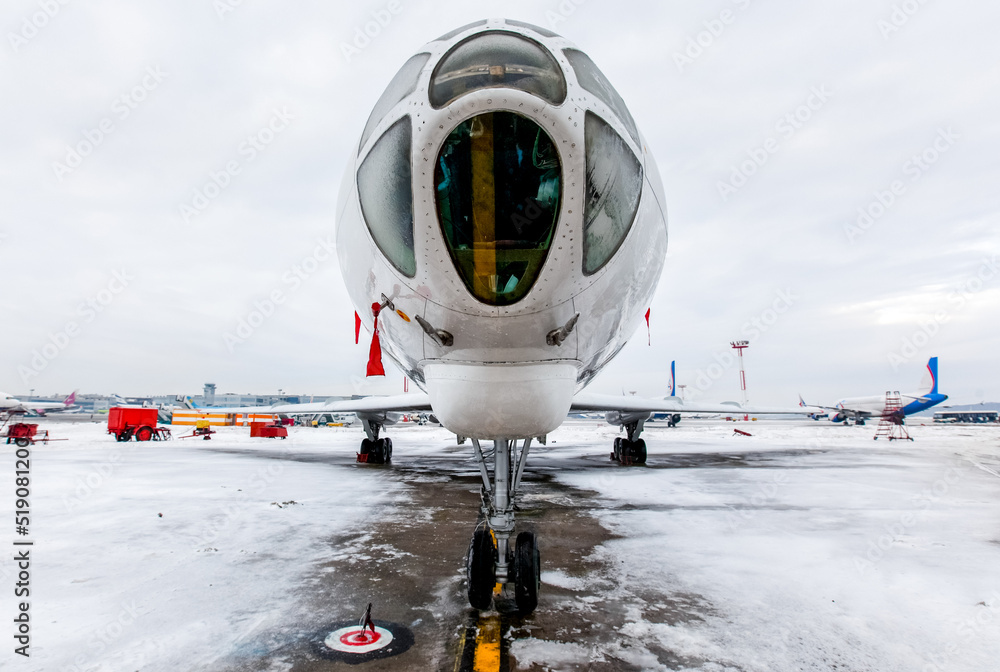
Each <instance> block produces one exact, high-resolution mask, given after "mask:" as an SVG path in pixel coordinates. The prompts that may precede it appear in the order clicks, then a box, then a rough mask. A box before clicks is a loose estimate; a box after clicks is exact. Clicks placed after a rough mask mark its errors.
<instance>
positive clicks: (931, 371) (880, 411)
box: [799, 357, 948, 425]
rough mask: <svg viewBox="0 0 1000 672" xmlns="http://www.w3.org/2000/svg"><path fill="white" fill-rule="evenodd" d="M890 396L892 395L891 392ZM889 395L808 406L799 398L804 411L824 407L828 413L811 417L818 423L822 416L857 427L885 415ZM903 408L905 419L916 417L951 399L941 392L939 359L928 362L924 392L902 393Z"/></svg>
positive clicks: (921, 385)
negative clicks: (853, 424)
mask: <svg viewBox="0 0 1000 672" xmlns="http://www.w3.org/2000/svg"><path fill="white" fill-rule="evenodd" d="M886 394H889V393H888V392H887V393H886ZM886 394H883V395H876V396H871V397H851V398H849V399H841V400H840V401H838V402H837V403H836V404H835V405H833V406H815V405H813V404H806V402H805V401H804V400H803V399H802V396H801V395H799V405H800V406H802V407H803V408H821V409H823V410H825V411H827V413H826V414H822V413H818V412H817V413H814V414H813V415H812V416H811V417H813V419H815V420H818V419H819V418H822V417H829V418H830V420H831V422H843V423H847V422H854V423H855V424H857V425H863V424H865V420H867V419H869V418H881V417H882V416H883V415H884V414H885V409H886ZM899 396H900V402H901V408H900V409H899V410H898V411H896V412H895V415H896V416H897V417H898V418H899V419H900V420H901V419H902V418H905V417H906V416H907V415H913V414H914V413H919V412H921V411H926V410H927V409H928V408H931V407H933V406H937V405H938V404H940V403H941V402H942V401H944V400H946V399H947V398H948V395H947V394H940V393H938V358H937V357H931V358H930V359H929V360H928V362H927V372H926V373H925V374H924V378H923V380H922V381H921V383H920V389H919V390H918V391H916V392H908V393H904V394H900V395H899Z"/></svg>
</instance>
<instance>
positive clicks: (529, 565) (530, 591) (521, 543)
mask: <svg viewBox="0 0 1000 672" xmlns="http://www.w3.org/2000/svg"><path fill="white" fill-rule="evenodd" d="M514 548H515V550H514V563H515V564H514V567H515V568H516V577H515V580H514V601H515V602H517V610H518V611H520V612H521V614H522V615H525V616H526V615H528V614H530V613H531V612H533V611H534V610H535V608H536V607H538V588H539V586H540V585H541V582H542V560H541V556H540V555H539V553H538V540H537V539H536V538H535V535H534V533H532V532H522V533H521V534H519V535H517V543H516V544H515V546H514Z"/></svg>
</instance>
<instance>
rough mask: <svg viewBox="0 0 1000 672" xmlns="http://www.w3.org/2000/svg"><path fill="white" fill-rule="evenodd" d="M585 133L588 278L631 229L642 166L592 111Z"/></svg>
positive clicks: (586, 272) (585, 217) (599, 267)
mask: <svg viewBox="0 0 1000 672" xmlns="http://www.w3.org/2000/svg"><path fill="white" fill-rule="evenodd" d="M584 130H585V132H586V145H587V193H586V205H585V207H584V213H583V233H584V235H583V272H584V274H585V275H591V274H593V273H596V272H597V271H599V270H600V269H601V268H602V267H603V266H604V265H605V264H606V263H608V261H609V260H610V259H611V257H613V256H614V254H615V252H617V251H618V248H619V247H621V244H622V243H623V242H624V241H625V237H626V236H627V235H628V232H629V229H631V228H632V222H633V221H634V220H635V216H636V213H637V212H638V210H639V197H640V196H641V195H642V166H641V165H640V164H639V160H638V159H637V158H636V156H635V153H634V152H633V151H632V150H631V149H630V148H629V146H628V144H627V143H626V142H625V141H624V140H623V139H622V138H621V136H620V135H618V133H616V132H615V130H614V129H613V128H611V126H609V125H608V124H607V122H605V121H604V120H603V119H601V118H600V117H598V116H597V115H596V114H594V113H593V112H587V119H586V122H585V129H584Z"/></svg>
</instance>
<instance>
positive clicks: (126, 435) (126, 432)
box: [118, 428, 132, 441]
mask: <svg viewBox="0 0 1000 672" xmlns="http://www.w3.org/2000/svg"><path fill="white" fill-rule="evenodd" d="M131 438H132V429H131V428H127V429H123V430H122V431H120V432H118V440H119V441H128V440H130V439H131Z"/></svg>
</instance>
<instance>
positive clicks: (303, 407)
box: [192, 392, 431, 415]
mask: <svg viewBox="0 0 1000 672" xmlns="http://www.w3.org/2000/svg"><path fill="white" fill-rule="evenodd" d="M192 410H195V411H202V412H205V413H259V414H261V415H266V414H268V413H274V414H280V415H315V414H317V413H405V412H407V411H429V410H431V401H430V397H428V396H427V395H426V394H424V393H423V392H419V393H413V394H397V395H393V396H389V397H363V398H361V399H344V400H342V401H317V402H314V403H308V404H275V405H274V406H246V407H243V408H196V409H192Z"/></svg>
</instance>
